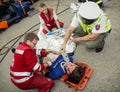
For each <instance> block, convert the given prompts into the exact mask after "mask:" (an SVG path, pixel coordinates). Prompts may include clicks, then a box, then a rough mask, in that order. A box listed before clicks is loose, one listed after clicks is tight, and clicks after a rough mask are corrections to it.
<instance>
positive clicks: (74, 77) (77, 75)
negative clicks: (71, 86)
mask: <svg viewBox="0 0 120 92" xmlns="http://www.w3.org/2000/svg"><path fill="white" fill-rule="evenodd" d="M84 72H85V69H84V68H82V67H81V66H77V67H75V69H74V70H73V71H72V73H70V74H69V75H68V79H67V81H70V82H72V83H75V84H78V83H79V81H80V80H81V78H82V77H83V75H84Z"/></svg>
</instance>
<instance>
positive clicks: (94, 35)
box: [61, 1, 111, 52]
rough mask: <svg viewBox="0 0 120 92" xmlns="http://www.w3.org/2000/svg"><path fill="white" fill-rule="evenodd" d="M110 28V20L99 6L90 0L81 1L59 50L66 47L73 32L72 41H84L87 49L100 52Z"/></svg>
mask: <svg viewBox="0 0 120 92" xmlns="http://www.w3.org/2000/svg"><path fill="white" fill-rule="evenodd" d="M110 30H111V24H110V20H109V18H108V15H107V14H105V13H104V12H103V11H102V10H101V9H100V8H99V6H98V5H97V4H96V3H94V2H91V1H88V2H85V3H83V4H82V5H81V6H80V8H79V11H78V12H77V13H76V14H75V15H74V17H73V20H72V22H71V24H70V26H69V27H68V29H67V32H66V35H65V37H64V42H63V44H62V46H61V50H62V49H64V50H65V48H66V43H67V41H68V39H69V38H70V36H71V34H72V33H73V32H74V35H75V36H77V37H74V38H73V39H72V41H73V42H76V43H77V42H82V41H85V42H86V43H85V45H86V47H87V48H88V49H95V51H96V52H100V51H102V49H103V46H104V43H105V40H104V39H105V37H106V36H107V34H108V33H109V31H110Z"/></svg>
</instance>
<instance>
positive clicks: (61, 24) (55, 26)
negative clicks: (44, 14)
mask: <svg viewBox="0 0 120 92" xmlns="http://www.w3.org/2000/svg"><path fill="white" fill-rule="evenodd" d="M59 25H60V27H61V28H63V26H64V23H63V22H60V21H59ZM46 26H47V25H46ZM47 28H48V29H49V30H50V31H51V30H52V29H53V28H57V25H56V24H54V25H53V26H47ZM43 33H44V34H47V30H45V29H43Z"/></svg>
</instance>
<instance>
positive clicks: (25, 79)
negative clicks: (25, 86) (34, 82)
mask: <svg viewBox="0 0 120 92" xmlns="http://www.w3.org/2000/svg"><path fill="white" fill-rule="evenodd" d="M32 76H33V74H32V75H30V76H29V77H25V78H22V79H14V78H13V77H11V79H12V80H13V81H14V82H15V83H22V82H26V81H27V80H29V79H30V78H31V77H32Z"/></svg>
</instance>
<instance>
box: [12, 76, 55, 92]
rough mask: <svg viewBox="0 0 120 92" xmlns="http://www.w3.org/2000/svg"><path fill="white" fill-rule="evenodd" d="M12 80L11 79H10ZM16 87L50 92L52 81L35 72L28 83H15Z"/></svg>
mask: <svg viewBox="0 0 120 92" xmlns="http://www.w3.org/2000/svg"><path fill="white" fill-rule="evenodd" d="M12 82H13V81H12ZM13 83H14V84H15V85H16V86H17V87H18V88H20V89H23V90H28V89H38V92H50V90H51V88H52V87H53V86H54V81H53V80H51V79H49V78H46V77H44V76H42V75H39V74H35V75H34V76H33V77H32V81H30V82H29V83H27V84H26V83H15V82H13Z"/></svg>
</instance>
